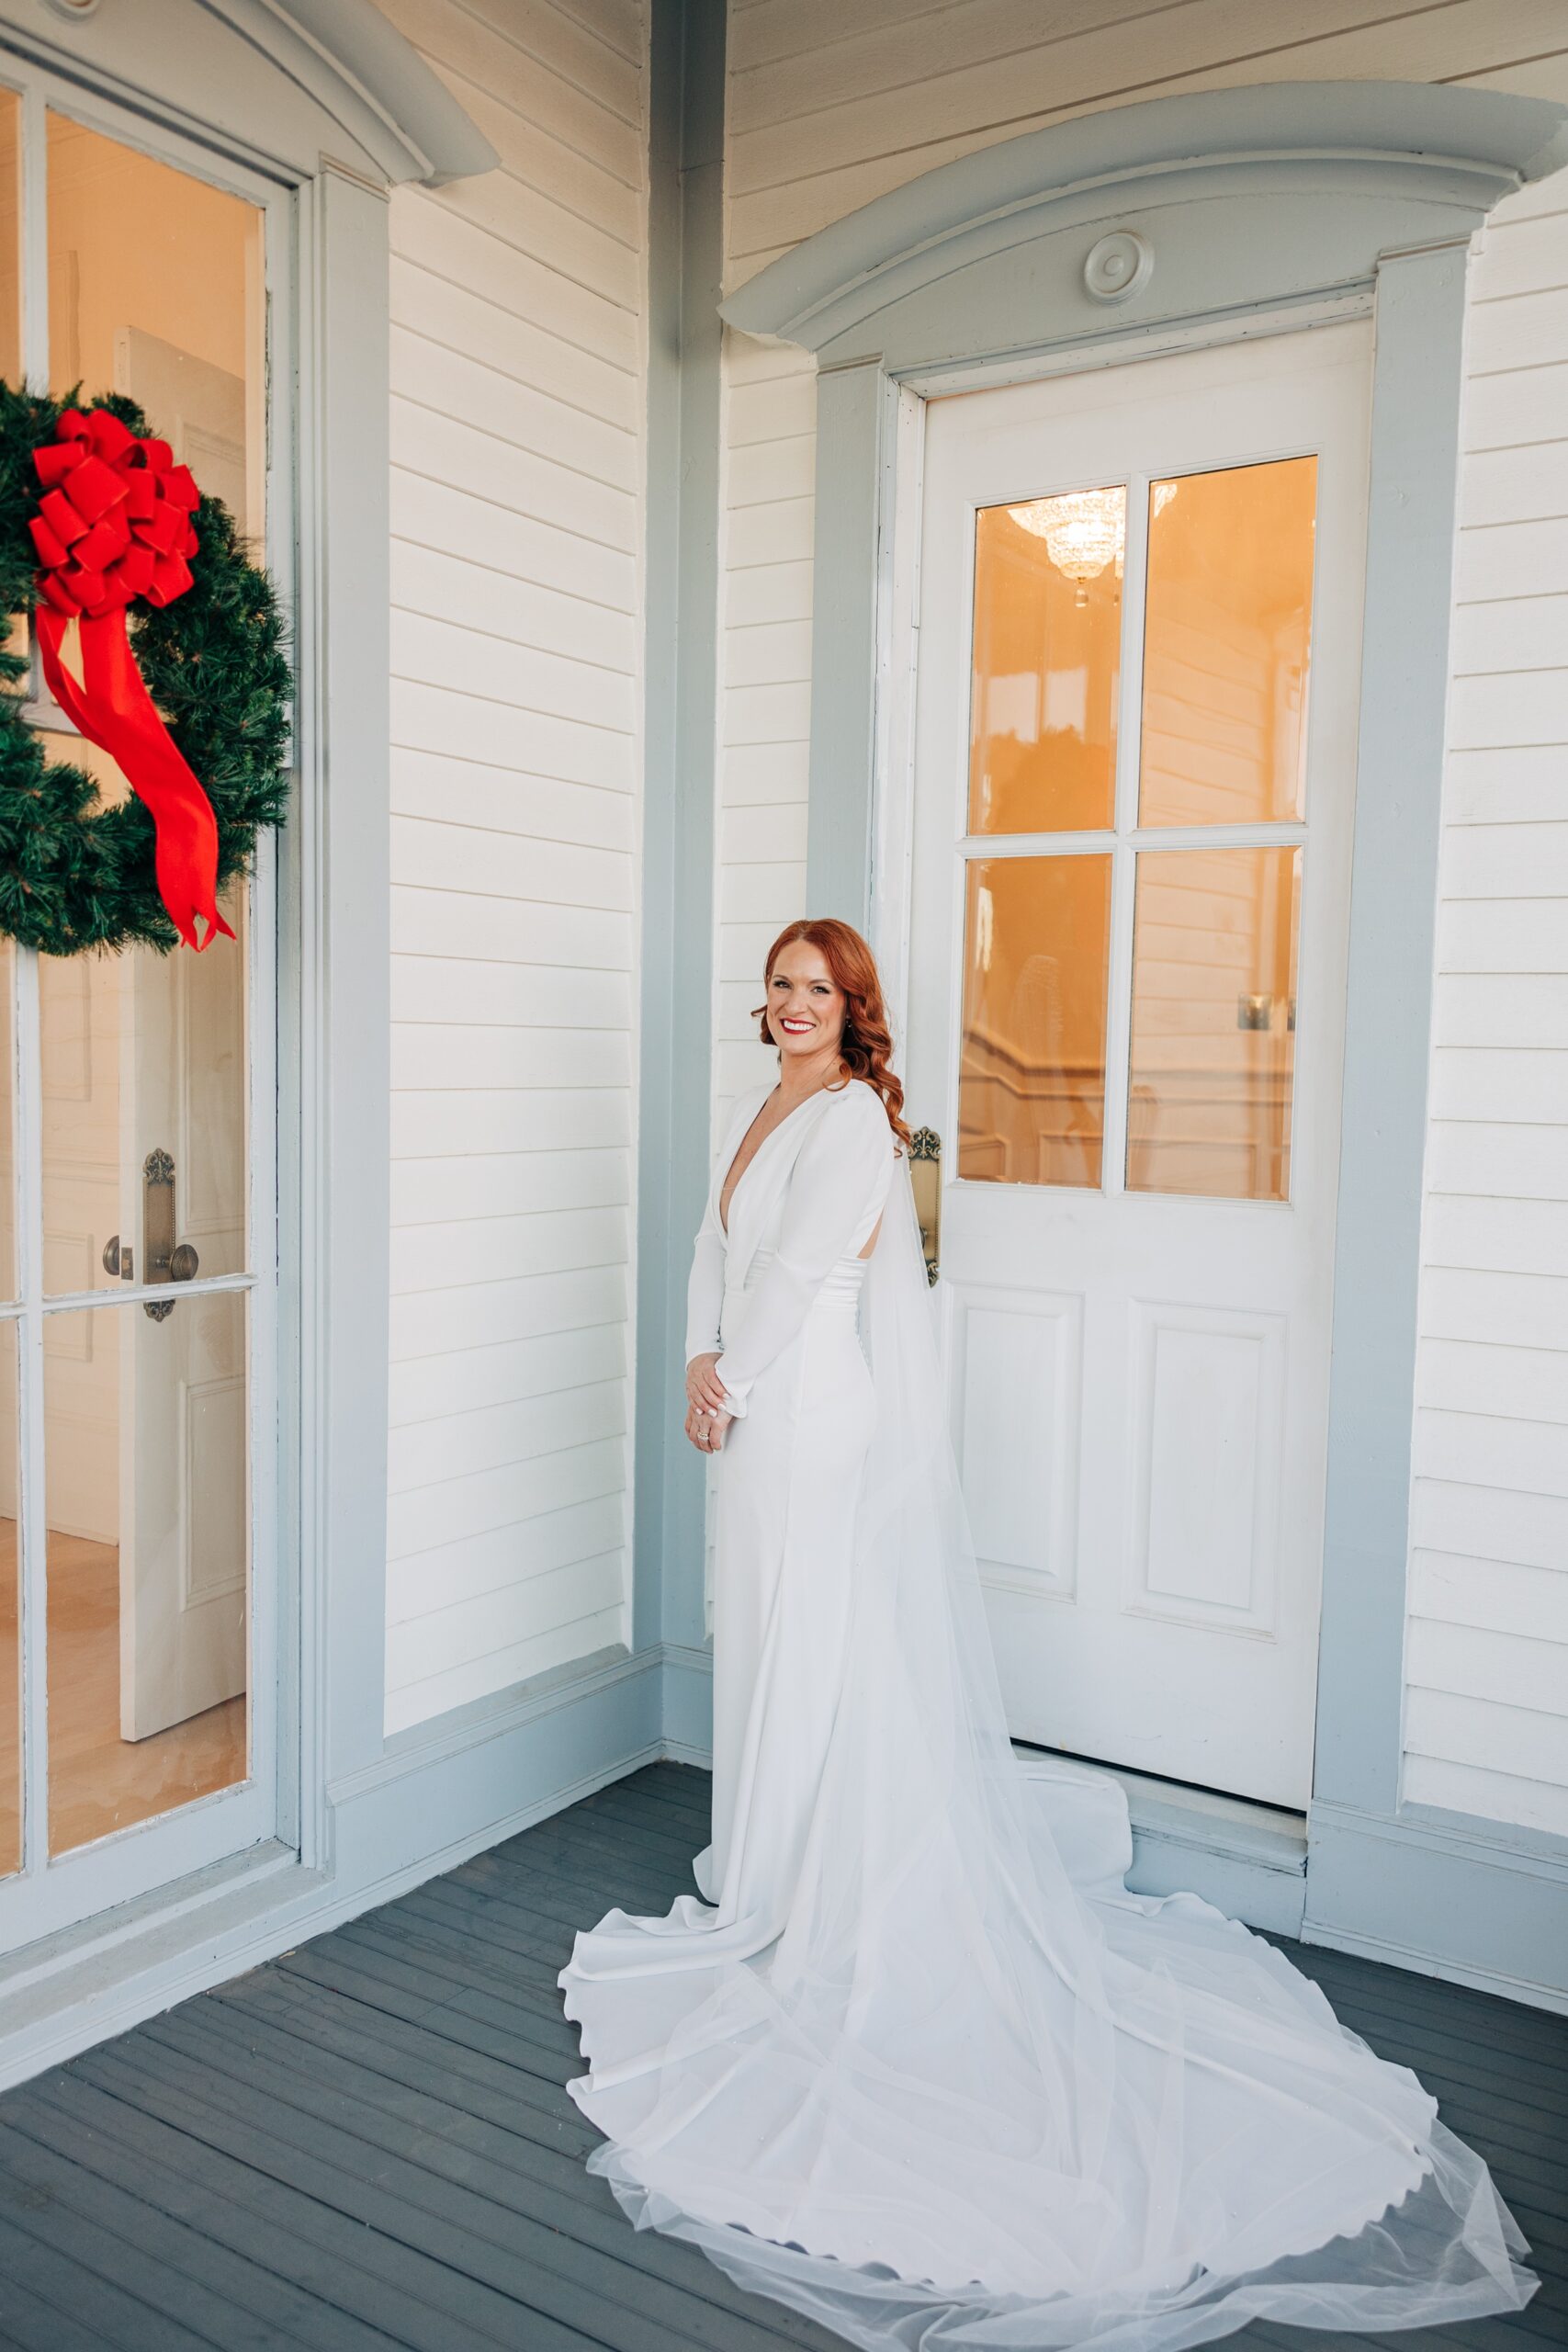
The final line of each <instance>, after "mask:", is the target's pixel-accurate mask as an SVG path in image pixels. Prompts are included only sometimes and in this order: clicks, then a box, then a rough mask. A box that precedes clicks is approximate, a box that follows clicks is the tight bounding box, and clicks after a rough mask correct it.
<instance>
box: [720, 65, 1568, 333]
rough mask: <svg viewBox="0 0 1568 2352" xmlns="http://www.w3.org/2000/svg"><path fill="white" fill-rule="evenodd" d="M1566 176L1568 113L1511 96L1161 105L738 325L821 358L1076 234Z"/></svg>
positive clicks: (806, 247)
mask: <svg viewBox="0 0 1568 2352" xmlns="http://www.w3.org/2000/svg"><path fill="white" fill-rule="evenodd" d="M1560 164H1568V132H1565V130H1564V117H1563V109H1562V107H1557V106H1553V105H1551V104H1549V103H1548V102H1547V101H1545V100H1543V99H1535V98H1518V97H1513V96H1506V95H1505V94H1503V93H1499V92H1493V91H1477V90H1460V89H1450V88H1446V87H1437V86H1434V85H1430V84H1427V83H1411V82H1294V83H1280V84H1264V85H1255V86H1253V87H1250V88H1243V89H1234V90H1205V91H1201V92H1199V93H1197V94H1196V95H1193V96H1184V97H1173V98H1156V99H1153V100H1150V101H1148V102H1146V103H1145V104H1143V105H1140V106H1130V107H1108V108H1106V109H1104V110H1103V111H1101V112H1100V113H1096V114H1089V115H1083V116H1079V117H1078V118H1077V119H1075V120H1073V121H1071V122H1065V123H1054V124H1050V125H1048V126H1047V127H1046V128H1045V129H1044V130H1032V131H1026V132H1025V133H1024V134H1023V135H1022V136H1021V138H1018V139H1008V140H1002V141H998V143H997V144H996V145H995V146H991V147H987V148H983V149H982V150H981V151H980V152H979V153H976V154H974V155H964V156H962V157H960V158H959V159H958V161H957V162H955V163H952V164H941V165H939V166H938V168H937V169H936V170H935V171H931V172H927V173H924V174H923V175H921V176H920V177H919V179H916V180H912V181H910V182H908V184H907V185H906V186H905V187H900V188H896V189H894V190H893V192H892V193H891V194H890V195H887V196H884V197H879V198H876V200H875V201H874V203H872V204H868V205H864V206H863V207H862V208H861V209H860V210H859V211H856V212H852V213H850V214H849V215H848V216H847V217H846V218H845V219H844V220H837V221H835V222H833V223H832V225H831V226H830V227H829V228H826V229H823V230H820V231H819V232H818V234H817V235H816V236H814V237H808V238H807V240H806V241H805V242H804V243H801V244H799V245H796V246H795V248H794V249H793V251H791V252H790V253H787V254H784V256H783V257H782V258H781V259H780V260H778V261H775V262H772V263H770V264H769V266H768V267H767V268H766V269H763V270H761V271H759V272H758V274H757V276H756V277H753V278H750V279H749V280H748V282H747V283H746V285H744V286H743V287H741V288H739V292H737V293H735V294H733V295H731V297H730V298H729V300H728V301H727V302H726V304H725V305H724V315H725V317H726V318H727V319H728V321H729V322H730V324H731V325H732V326H737V327H740V328H743V329H744V330H745V332H746V333H747V334H759V335H774V336H778V337H780V338H782V339H783V340H784V341H787V342H790V343H798V344H802V345H805V347H806V348H807V350H810V351H820V350H821V349H822V348H823V347H824V345H827V344H829V343H830V342H832V341H833V340H834V339H835V338H838V337H840V336H843V335H844V334H847V333H849V332H851V331H852V330H853V329H855V328H858V327H860V326H862V325H863V324H865V323H866V322H870V321H872V320H874V318H875V317H876V316H877V314H878V313H880V312H883V311H886V310H887V309H889V308H890V307H891V306H892V305H893V304H894V303H896V302H899V301H902V300H904V299H905V298H907V297H908V295H909V294H910V293H912V292H914V291H916V290H918V289H919V288H924V287H927V286H931V285H933V284H935V283H937V282H938V281H946V280H949V279H951V278H952V277H953V276H954V275H955V274H957V273H959V272H961V271H963V270H965V269H970V268H973V267H974V266H976V264H977V263H981V262H984V261H986V260H988V259H989V258H990V257H992V256H993V255H995V254H1000V253H1004V252H1007V251H1009V250H1011V249H1013V248H1015V247H1017V246H1020V245H1022V244H1026V243H1030V242H1031V241H1032V240H1033V239H1036V238H1039V237H1042V236H1045V235H1049V234H1051V233H1053V232H1055V231H1056V230H1058V229H1060V228H1062V227H1063V226H1065V225H1066V224H1067V223H1068V222H1069V221H1079V220H1090V219H1099V218H1100V217H1102V216H1110V215H1114V214H1118V213H1121V212H1123V211H1128V212H1145V211H1148V210H1149V209H1151V208H1152V207H1155V206H1164V205H1169V204H1172V203H1174V202H1178V201H1185V202H1190V201H1191V200H1193V199H1194V198H1202V199H1205V200H1210V199H1213V198H1214V197H1216V196H1218V197H1220V198H1224V197H1226V196H1232V197H1234V196H1235V194H1236V193H1237V190H1238V187H1240V186H1242V185H1245V186H1246V187H1247V188H1248V189H1249V190H1250V191H1252V192H1254V193H1256V192H1257V191H1258V189H1260V188H1263V187H1280V186H1282V185H1283V186H1288V187H1292V188H1301V187H1315V188H1316V189H1318V190H1319V191H1322V192H1327V191H1329V190H1336V191H1340V192H1349V193H1355V194H1359V195H1364V196H1366V197H1367V198H1369V199H1370V200H1371V201H1374V202H1376V201H1384V202H1387V201H1390V200H1393V198H1395V197H1396V196H1398V197H1399V198H1404V199H1405V200H1414V201H1416V202H1422V203H1427V204H1430V205H1433V206H1435V207H1440V208H1444V209H1447V208H1450V207H1451V208H1455V209H1459V210H1461V211H1468V212H1469V213H1470V214H1471V215H1472V220H1476V221H1478V220H1481V219H1482V218H1483V216H1484V214H1485V213H1486V212H1487V211H1489V210H1490V209H1491V208H1492V206H1493V205H1494V204H1495V203H1496V202H1497V200H1498V198H1500V197H1503V196H1506V195H1507V194H1508V193H1509V192H1510V191H1511V190H1512V189H1514V188H1516V187H1519V186H1520V185H1521V184H1522V183H1523V182H1524V181H1525V180H1528V179H1536V178H1539V177H1540V175H1542V174H1543V173H1545V172H1549V171H1553V170H1555V169H1556V168H1557V167H1558V166H1559V165H1560ZM1438 233H1442V232H1441V231H1440V230H1439V231H1438ZM1159 274H1160V273H1159V271H1158V269H1157V268H1156V280H1157V278H1158V276H1159ZM951 290H952V289H950V292H951ZM1280 290H1283V289H1280ZM1222 291H1223V289H1222ZM1140 307H1142V306H1141V305H1140ZM998 324H999V326H1000V329H1001V332H1002V333H1003V334H1008V333H1009V332H1010V322H998ZM927 356H928V357H930V356H935V355H934V354H928V355H927ZM895 364H901V363H895Z"/></svg>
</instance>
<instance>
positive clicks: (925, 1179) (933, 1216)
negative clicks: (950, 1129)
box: [909, 1127, 942, 1290]
mask: <svg viewBox="0 0 1568 2352" xmlns="http://www.w3.org/2000/svg"><path fill="white" fill-rule="evenodd" d="M909 1182H910V1183H911V1185H912V1186H913V1188H914V1193H915V1215H916V1216H917V1218H918V1219H919V1227H920V1249H921V1251H922V1253H923V1254H924V1257H925V1261H926V1281H927V1283H929V1284H930V1285H931V1288H932V1289H933V1290H934V1289H935V1287H936V1280H937V1276H938V1274H939V1273H940V1272H941V1271H942V1137H941V1136H939V1135H938V1133H937V1131H936V1129H935V1128H934V1127H917V1128H916V1129H915V1132H914V1134H913V1135H912V1136H910V1137H909Z"/></svg>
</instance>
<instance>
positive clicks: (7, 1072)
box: [0, 939, 17, 1298]
mask: <svg viewBox="0 0 1568 2352" xmlns="http://www.w3.org/2000/svg"><path fill="white" fill-rule="evenodd" d="M15 966H16V949H15V948H14V947H13V946H12V944H11V942H10V941H9V940H8V939H4V940H0V1297H5V1298H15V1297H16V1295H17V1170H16V1154H15V1150H14V1148H13V1140H12V1108H11V1090H12V1083H13V1068H12V1063H13V1045H14V1040H13V1035H12V1027H11V1022H12V1008H13V1006H14V1004H15V1001H16V990H15V985H14V983H15V978H16V973H15Z"/></svg>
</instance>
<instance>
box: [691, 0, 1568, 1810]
mask: <svg viewBox="0 0 1568 2352" xmlns="http://www.w3.org/2000/svg"><path fill="white" fill-rule="evenodd" d="M1047 16H1048V17H1049V19H1050V22H1051V24H1052V26H1053V27H1054V28H1055V29H1054V31H1053V32H1052V33H1051V34H1050V36H1049V37H1046V36H1044V35H1043V22H1044V20H1045V18H1046V17H1047ZM1269 16H1270V12H1269V11H1267V10H1264V11H1258V10H1253V11H1251V12H1247V11H1245V10H1242V11H1238V10H1237V9H1236V8H1235V6H1234V5H1233V4H1232V0H1178V5H1176V6H1170V5H1168V0H1064V5H1063V6H1059V7H1057V8H1055V9H1053V10H1051V11H1049V12H1043V11H1042V10H1041V9H1040V8H1039V6H1037V5H1035V0H942V5H937V6H909V5H908V0H733V5H732V6H731V10H730V20H729V80H728V163H727V182H728V222H727V271H726V275H727V282H728V284H729V285H730V286H731V287H733V286H736V285H739V284H740V283H742V282H743V281H744V280H745V279H746V278H747V277H750V276H751V275H752V273H753V272H754V271H755V270H757V269H758V268H760V267H761V266H762V265H763V264H764V263H765V262H767V261H769V260H771V259H772V258H773V256H774V255H775V254H778V253H780V252H783V251H784V250H787V248H788V247H789V246H790V245H791V244H792V243H795V241H796V240H798V239H799V238H801V237H804V236H807V235H809V234H810V233H811V232H814V231H815V230H817V229H818V228H821V227H823V226H824V225H826V223H827V222H829V220H836V219H839V218H840V217H841V216H842V215H843V214H844V213H846V212H849V211H851V210H852V209H854V208H855V207H856V206H857V205H860V204H864V203H866V202H868V201H869V200H870V199H871V198H873V197H874V196H877V195H880V194H882V193H884V192H885V191H886V189H888V188H891V187H897V186H899V185H901V184H902V183H904V182H905V181H908V180H910V179H912V178H914V177H915V176H917V175H919V173H921V172H924V171H927V170H929V169H931V167H932V166H933V165H934V164H940V163H944V162H947V161H949V160H951V159H952V158H953V157H954V156H957V155H962V154H965V153H970V152H972V151H974V150H976V149H977V148H980V147H983V146H986V145H987V144H988V143H990V142H992V141H996V140H999V139H1005V138H1010V137H1011V136H1013V135H1014V134H1015V133H1016V132H1018V131H1021V130H1029V129H1031V128H1032V127H1034V126H1036V125H1037V124H1040V123H1043V122H1046V121H1051V120H1055V119H1061V118H1063V117H1065V116H1067V115H1072V114H1078V113H1083V112H1087V111H1091V110H1092V109H1094V108H1095V107H1100V106H1108V105H1122V104H1124V103H1127V102H1129V101H1132V100H1134V99H1138V98H1145V97H1154V96H1165V95H1167V94H1169V93H1171V92H1175V91H1179V90H1198V89H1204V88H1214V87H1218V86H1221V85H1235V84H1241V83H1250V82H1270V81H1284V80H1292V79H1302V78H1310V79H1313V80H1319V79H1333V78H1335V77H1344V78H1347V79H1362V78H1366V77H1369V76H1378V75H1391V76H1393V77H1394V78H1397V79H1402V80H1408V79H1411V78H1425V79H1427V80H1433V81H1456V82H1467V83H1473V84H1476V85H1483V86H1486V87H1490V88H1496V89H1515V90H1518V91H1522V92H1524V93H1526V94H1528V95H1531V96H1550V97H1555V98H1558V99H1561V100H1568V22H1565V19H1564V14H1563V9H1562V0H1450V5H1448V6H1441V7H1438V8H1423V9H1416V10H1411V9H1408V8H1401V9H1399V10H1396V11H1389V10H1377V9H1374V8H1373V7H1372V6H1371V5H1370V0H1302V4H1301V5H1300V6H1298V7H1296V8H1295V9H1293V10H1292V11H1291V12H1289V21H1288V24H1284V23H1281V24H1280V25H1275V24H1274V23H1272V22H1267V23H1266V22H1262V21H1260V19H1262V18H1267V17H1269ZM1131 18H1136V19H1137V21H1136V22H1130V21H1129V20H1130V19H1131ZM1565 177H1568V175H1565ZM1565 208H1568V187H1562V188H1559V189H1553V188H1551V187H1546V188H1542V189H1538V190H1535V191H1532V192H1530V193H1529V194H1527V195H1526V196H1525V197H1522V198H1516V199H1514V200H1513V202H1512V203H1511V204H1510V205H1509V206H1508V207H1507V208H1506V210H1505V211H1504V212H1502V213H1500V214H1499V215H1498V217H1497V221H1496V224H1495V226H1494V227H1493V228H1492V229H1490V230H1489V232H1488V234H1487V238H1486V242H1485V249H1484V253H1483V255H1482V257H1481V258H1480V260H1479V261H1478V263H1477V265H1476V280H1475V287H1474V295H1475V307H1474V311H1473V313H1472V318H1473V325H1472V334H1471V338H1470V355H1469V361H1468V369H1469V380H1468V386H1467V412H1466V458H1465V467H1464V481H1463V507H1464V531H1463V539H1462V545H1461V566H1460V585H1459V592H1458V593H1459V598H1460V603H1459V607H1458V611H1457V615H1456V634H1455V656H1454V672H1455V675H1454V681H1453V706H1452V715H1451V720H1452V723H1451V730H1450V731H1451V737H1452V741H1453V745H1454V749H1453V752H1452V756H1451V758H1450V763H1449V767H1448V774H1447V781H1446V798H1445V809H1444V815H1445V835H1444V852H1443V877H1444V878H1443V908H1442V922H1441V944H1440V959H1439V960H1440V971H1439V978H1438V1004H1437V1009H1436V1024H1435V1041H1434V1048H1433V1065H1432V1126H1431V1136H1430V1149H1429V1170H1428V1182H1429V1187H1430V1198H1429V1201H1428V1204H1427V1220H1426V1241H1425V1252H1424V1257H1425V1273H1424V1280H1423V1286H1422V1298H1421V1333H1422V1341H1421V1370H1420V1379H1421V1388H1420V1400H1421V1401H1420V1405H1419V1408H1418V1413H1417V1426H1416V1433H1415V1434H1416V1492H1415V1515H1414V1551H1413V1556H1412V1562H1411V1606H1412V1614H1411V1623H1410V1637H1409V1691H1408V1699H1407V1708H1406V1725H1405V1736H1406V1746H1407V1749H1408V1757H1407V1763H1406V1777H1405V1792H1406V1794H1407V1795H1408V1796H1409V1797H1410V1798H1412V1799H1413V1800H1416V1801H1419V1802H1424V1803H1427V1804H1438V1805H1444V1806H1449V1807H1452V1808H1455V1809H1457V1810H1460V1811H1464V1812H1470V1813H1477V1814H1481V1815H1487V1816H1489V1817H1491V1818H1494V1819H1499V1820H1505V1821H1509V1822H1517V1823H1521V1824H1527V1825H1529V1826H1539V1827H1547V1828H1552V1829H1558V1830H1563V1831H1568V1476H1565V1475H1564V1474H1565V1472H1568V1404H1565V1401H1564V1388H1565V1386H1568V1207H1565V1206H1564V1204H1565V1203H1568V979H1565V978H1563V974H1564V970H1565V968H1568V956H1565V955H1564V950H1563V942H1564V940H1565V939H1568V814H1565V808H1568V804H1565V802H1564V798H1563V792H1562V775H1563V773H1564V767H1565V763H1568V752H1565V750H1564V746H1568V666H1564V661H1565V657H1564V653H1563V650H1562V649H1563V646H1564V644H1565V643H1568V425H1565V424H1563V423H1562V419H1563V418H1564V417H1565V416H1568V209H1565ZM725 419H726V440H725V468H726V482H727V489H726V499H725V515H724V527H725V534H726V548H725V571H724V591H723V593H724V609H723V616H722V620H723V627H722V637H721V649H720V658H721V664H722V667H721V695H722V708H721V741H722V746H723V749H722V757H721V763H720V770H719V780H718V809H717V824H718V834H719V872H718V904H717V917H716V919H717V924H718V937H717V972H718V986H717V1008H716V1019H717V1039H718V1046H717V1053H716V1082H715V1103H714V1113H715V1117H716V1120H719V1119H722V1118H723V1117H724V1115H725V1114H726V1110H727V1106H728V1102H729V1101H730V1099H731V1098H732V1097H733V1095H734V1093H735V1092H736V1091H737V1090H738V1089H739V1088H740V1087H741V1086H743V1085H746V1084H749V1083H753V1082H757V1081H759V1080H761V1078H762V1077H763V1076H764V1074H765V1073H766V1071H767V1069H768V1067H769V1063H768V1058H767V1057H766V1056H765V1055H764V1054H763V1052H762V1050H761V1047H760V1046H757V1045H756V1044H755V1042H754V1037H755V1031H754V1028H753V1027H752V1025H751V1024H750V1022H749V1021H748V1019H747V1014H748V1012H749V1011H750V1007H751V1006H752V1005H753V1004H755V1003H756V1002H757V1001H758V996H759V984H758V978H757V975H758V971H759V969H760V964H761V956H762V953H763V952H764V950H765V948H766V945H767V943H768V941H769V940H770V938H771V937H772V936H773V933H775V932H776V931H777V930H778V929H779V928H780V927H781V926H782V925H783V924H784V922H787V921H788V920H790V919H791V918H792V917H793V916H795V915H798V914H801V913H803V912H805V911H806V910H805V908H804V905H803V903H802V893H803V890H804V885H805V855H806V823H805V796H806V768H807V732H808V728H809V717H810V658H809V629H810V611H811V530H812V469H813V459H814V447H813V433H814V424H815V406H814V384H813V379H812V373H811V370H810V368H809V365H808V364H807V363H806V362H805V361H804V360H803V359H801V358H800V357H798V356H795V355H793V354H791V353H788V352H780V351H776V350H772V349H769V348H767V347H765V346H763V345H759V344H756V343H753V342H750V341H749V340H748V339H747V338H746V337H744V336H736V335H731V336H729V337H728V341H727V345H726V390H725Z"/></svg>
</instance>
